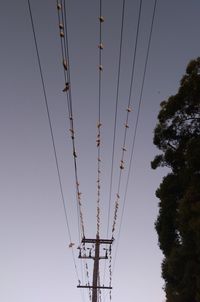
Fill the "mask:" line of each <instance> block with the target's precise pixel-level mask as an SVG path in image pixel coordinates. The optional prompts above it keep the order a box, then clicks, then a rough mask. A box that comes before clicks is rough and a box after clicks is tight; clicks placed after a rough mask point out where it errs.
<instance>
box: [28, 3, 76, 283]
mask: <svg viewBox="0 0 200 302" xmlns="http://www.w3.org/2000/svg"><path fill="white" fill-rule="evenodd" d="M28 9H29V15H30V21H31V27H32V31H33V38H34V44H35V49H36V54H37V61H38V66H39V72H40V78H41V82H42V89H43V94H44V101H45V107H46V112H47V117H48V123H49V129H50V135H51V140H52V146H53V152H54V157H55V163H56V170H57V174H58V182H59V187H60V192H61V199H62V204H63V209H64V215H65V220H66V226H67V231H68V236H69V239H70V244H69V247H71V251H72V258H73V263H74V268H75V272H76V276H77V279H78V282H80V279H79V275H78V269H77V265H76V261H75V255H74V250H73V243H72V236H71V231H70V227H69V220H68V215H67V210H66V204H65V199H64V193H63V186H62V181H61V174H60V169H59V164H58V156H57V151H56V146H55V139H54V134H53V127H52V122H51V116H50V111H49V105H48V98H47V93H46V86H45V81H44V76H43V70H42V65H41V60H40V54H39V48H38V43H37V37H36V32H35V26H34V21H33V14H32V9H31V4H30V0H28Z"/></svg>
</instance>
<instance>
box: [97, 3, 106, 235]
mask: <svg viewBox="0 0 200 302" xmlns="http://www.w3.org/2000/svg"><path fill="white" fill-rule="evenodd" d="M103 22H104V17H103V16H102V0H99V45H98V48H99V89H98V90H99V91H98V122H97V138H96V146H97V214H96V217H97V236H99V232H100V198H101V196H100V195H101V126H102V123H101V78H102V71H103V65H102V50H103V48H104V45H103V42H102V24H103Z"/></svg>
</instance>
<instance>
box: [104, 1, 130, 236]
mask: <svg viewBox="0 0 200 302" xmlns="http://www.w3.org/2000/svg"><path fill="white" fill-rule="evenodd" d="M125 2H126V1H125V0H123V4H122V17H121V31H120V47H119V62H118V75H117V89H116V103H115V119H114V131H113V144H112V162H111V173H110V188H109V205H108V221H107V237H108V231H109V222H110V206H111V195H112V185H113V166H114V155H115V154H114V151H115V139H116V126H117V113H118V102H119V83H120V73H121V57H122V41H123V29H124V12H125Z"/></svg>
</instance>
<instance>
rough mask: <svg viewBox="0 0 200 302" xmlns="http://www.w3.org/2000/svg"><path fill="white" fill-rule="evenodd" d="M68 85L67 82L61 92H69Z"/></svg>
mask: <svg viewBox="0 0 200 302" xmlns="http://www.w3.org/2000/svg"><path fill="white" fill-rule="evenodd" d="M69 87H70V84H69V82H67V83H65V88H64V89H63V92H66V91H68V90H69Z"/></svg>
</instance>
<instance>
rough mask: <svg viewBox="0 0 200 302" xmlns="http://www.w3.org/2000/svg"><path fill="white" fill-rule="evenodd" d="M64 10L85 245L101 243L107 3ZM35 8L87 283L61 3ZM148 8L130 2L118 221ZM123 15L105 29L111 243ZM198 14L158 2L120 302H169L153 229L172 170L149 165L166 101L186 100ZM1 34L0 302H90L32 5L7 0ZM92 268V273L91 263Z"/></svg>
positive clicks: (118, 269) (190, 6) (146, 3)
mask: <svg viewBox="0 0 200 302" xmlns="http://www.w3.org/2000/svg"><path fill="white" fill-rule="evenodd" d="M66 3H67V17H68V35H69V55H70V68H71V70H70V71H71V91H72V100H73V110H74V122H75V130H76V145H77V154H78V159H77V160H78V172H79V180H80V187H81V192H82V193H83V194H82V200H83V213H84V221H85V232H86V236H87V237H90V238H92V237H94V236H95V234H96V197H97V196H96V170H97V167H96V158H97V149H96V143H95V140H96V123H97V117H98V68H97V66H98V47H97V45H98V38H99V36H98V33H99V23H98V16H99V15H98V14H99V13H98V8H99V1H97V0H93V1H92V0H85V1H81V0H67V1H66ZM153 4H154V1H153V0H143V5H142V15H141V26H140V31H139V40H138V49H137V54H136V66H135V77H134V82H133V91H132V98H131V102H132V106H133V109H134V110H133V112H132V113H131V117H130V124H129V126H130V127H129V130H128V136H127V146H126V147H127V153H126V158H125V171H124V172H123V173H124V174H123V178H122V191H121V194H122V196H124V187H125V183H126V179H127V170H128V169H127V168H126V167H128V163H129V158H130V151H131V144H132V139H133V133H134V126H135V121H136V112H137V108H138V102H139V94H140V90H141V80H142V76H143V72H144V62H145V56H146V51H147V43H148V37H149V30H150V24H151V17H152V11H153ZM31 7H32V13H33V18H34V23H35V30H36V35H37V41H38V47H39V53H40V59H41V64H42V68H43V73H44V80H45V85H46V92H47V97H48V103H49V110H50V115H51V121H52V126H53V133H54V137H55V144H56V150H57V154H58V162H59V168H60V172H61V178H62V184H63V190H64V196H65V202H66V208H67V213H68V216H69V224H70V229H71V233H72V241H73V242H74V243H75V249H74V252H75V255H76V263H77V267H78V270H79V274H80V276H81V269H80V267H81V263H80V260H79V259H78V250H77V249H76V248H77V247H78V244H79V239H78V221H77V213H76V199H75V185H74V169H73V157H72V152H71V141H70V136H69V122H68V119H67V106H66V98H65V95H64V94H63V92H62V89H63V87H64V79H63V70H62V64H61V49H60V40H59V39H60V38H59V32H58V21H57V11H56V1H53V0H49V1H47V0H43V1H39V0H34V1H33V0H32V1H31ZM138 8H139V1H136V0H126V6H125V23H124V38H123V47H122V69H121V76H120V91H119V107H118V119H117V137H116V149H115V150H116V152H115V162H114V178H113V191H112V199H111V201H112V207H111V213H112V214H113V204H114V200H115V193H116V186H117V182H118V177H119V160H120V154H121V146H122V139H123V131H124V128H123V123H124V120H125V114H126V106H127V102H128V94H129V87H130V76H131V66H132V59H133V49H134V43H135V34H136V24H137V16H138ZM121 10H122V1H121V0H109V1H105V0H102V12H103V13H102V14H103V16H104V18H105V22H104V23H103V27H102V37H103V41H104V50H103V53H102V60H103V66H104V71H103V74H102V174H101V178H102V193H101V231H100V232H101V236H102V237H104V238H105V237H106V229H107V212H108V201H109V198H108V196H109V183H110V168H111V155H112V138H113V126H114V110H115V109H114V108H115V107H114V106H115V100H116V83H117V68H118V55H119V41H120V20H121ZM199 11H200V2H199V1H195V0H191V1H187V0H168V1H164V0H158V4H157V8H156V15H155V22H154V28H153V35H152V40H151V47H150V53H149V60H148V65H147V73H146V78H145V85H144V91H143V95H142V105H141V112H140V117H139V125H138V130H137V136H136V143H135V149H134V157H133V163H132V169H131V174H130V182H129V187H128V192H127V198H126V203H125V211H124V216H123V221H122V228H121V233H120V238H119V244H118V248H117V242H115V243H114V244H113V253H114V254H115V252H116V249H117V257H116V265H115V269H114V273H113V282H112V285H113V290H112V299H113V301H115V302H119V301H122V299H126V301H139V302H146V301H147V299H148V301H149V302H163V301H165V295H164V291H163V289H162V287H163V285H164V284H163V280H162V278H161V262H162V253H161V251H160V250H159V247H158V240H157V235H156V231H155V229H154V222H155V220H156V217H157V215H158V200H157V199H156V197H155V190H156V188H157V187H158V186H159V183H160V182H161V180H162V177H163V176H164V175H165V174H166V173H167V171H166V170H162V169H160V170H157V171H153V170H151V168H150V162H151V160H152V159H153V158H154V156H155V155H156V154H157V153H158V152H159V151H158V150H156V148H155V146H154V145H153V129H154V128H155V125H156V122H157V114H158V112H159V104H160V102H161V101H163V100H165V99H167V98H168V97H169V96H170V95H173V94H175V93H176V92H177V89H178V86H179V81H180V79H181V77H182V75H183V74H184V71H185V68H186V65H187V63H188V62H189V61H190V60H191V59H193V58H196V57H198V56H199V55H200V43H199V39H198V37H199V28H200V19H199ZM0 37H1V56H0V66H1V72H0V107H1V110H0V138H1V148H0V166H1V170H0V183H1V201H0V238H1V249H0V267H1V272H0V300H1V301H4V302H27V301H28V302H36V301H37V302H44V301H48V302H54V301H59V302H64V301H69V300H71V301H77V302H79V301H88V293H87V290H82V291H81V290H79V289H77V288H76V286H77V277H76V274H75V269H74V264H73V261H72V254H71V249H70V248H69V247H68V245H69V237H68V233H67V229H66V222H65V217H64V212H63V206H62V200H61V194H60V189H59V184H58V175H57V171H56V165H55V158H54V153H53V148H52V141H51V136H50V131H49V124H48V119H47V114H46V108H45V103H44V95H43V91H42V85H41V79H40V74H39V68H38V63H37V56H36V51H35V46H34V40H33V34H32V29H31V23H30V16H29V12H28V3H27V1H26V0H18V1H15V3H14V2H13V3H11V2H10V1H3V2H2V3H1V10H0ZM122 201H123V198H122ZM122 205H123V204H122V203H121V204H120V208H119V217H120V215H121V213H122ZM112 217H113V216H112V215H111V218H110V221H112ZM110 223H111V222H110ZM118 226H119V220H118ZM117 231H118V229H117ZM117 238H118V237H117ZM89 267H90V276H91V274H92V263H90V264H89ZM101 273H103V268H102V267H101ZM107 281H108V280H107V279H106V282H107ZM108 297H109V296H108V295H107V296H106V297H105V296H104V294H103V296H102V298H103V301H108V300H109V299H108Z"/></svg>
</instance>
